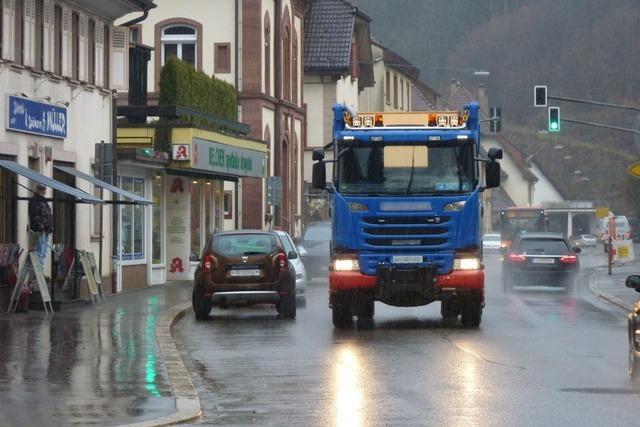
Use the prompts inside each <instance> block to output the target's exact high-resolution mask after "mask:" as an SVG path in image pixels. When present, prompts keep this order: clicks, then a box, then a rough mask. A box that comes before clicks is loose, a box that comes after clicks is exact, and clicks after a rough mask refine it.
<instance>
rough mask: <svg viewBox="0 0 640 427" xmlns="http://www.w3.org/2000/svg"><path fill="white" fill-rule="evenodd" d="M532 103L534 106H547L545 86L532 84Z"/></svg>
mask: <svg viewBox="0 0 640 427" xmlns="http://www.w3.org/2000/svg"><path fill="white" fill-rule="evenodd" d="M533 89H534V95H533V105H534V106H536V107H546V106H547V87H546V86H534V87H533Z"/></svg>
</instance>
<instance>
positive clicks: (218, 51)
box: [213, 43, 231, 73]
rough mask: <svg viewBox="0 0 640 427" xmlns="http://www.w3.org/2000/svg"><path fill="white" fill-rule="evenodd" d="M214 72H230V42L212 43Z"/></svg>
mask: <svg viewBox="0 0 640 427" xmlns="http://www.w3.org/2000/svg"><path fill="white" fill-rule="evenodd" d="M214 51H215V53H214V59H215V61H214V70H213V72H214V73H230V72H231V43H214Z"/></svg>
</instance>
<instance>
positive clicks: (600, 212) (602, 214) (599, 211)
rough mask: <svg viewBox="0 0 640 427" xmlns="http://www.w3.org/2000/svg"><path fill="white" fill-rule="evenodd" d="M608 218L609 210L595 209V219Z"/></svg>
mask: <svg viewBox="0 0 640 427" xmlns="http://www.w3.org/2000/svg"><path fill="white" fill-rule="evenodd" d="M608 216H609V208H596V217H597V218H598V219H602V218H606V217H608Z"/></svg>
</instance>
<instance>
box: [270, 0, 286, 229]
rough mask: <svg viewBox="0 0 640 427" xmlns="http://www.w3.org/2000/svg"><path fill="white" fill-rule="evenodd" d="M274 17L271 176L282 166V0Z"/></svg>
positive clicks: (275, 221)
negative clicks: (274, 104) (273, 103)
mask: <svg viewBox="0 0 640 427" xmlns="http://www.w3.org/2000/svg"><path fill="white" fill-rule="evenodd" d="M275 15H276V16H275V17H274V19H273V24H274V25H273V27H274V31H273V39H274V40H273V52H274V54H273V95H274V98H275V99H276V111H275V114H274V120H273V121H274V123H273V153H272V155H273V170H272V171H271V173H272V174H273V176H275V171H276V170H277V171H279V172H278V173H279V175H280V176H282V168H281V167H280V165H282V151H280V150H279V149H278V148H276V147H277V146H279V145H280V138H281V128H280V126H282V117H281V115H282V107H281V104H280V102H281V99H282V93H281V87H282V70H281V67H280V58H281V57H282V50H281V49H282V41H281V40H280V35H281V33H280V32H281V30H282V29H281V23H282V0H276V13H275ZM276 154H278V157H277V158H276ZM277 162H279V163H280V165H278V164H277ZM283 203H284V198H283V197H282V195H281V196H280V210H279V212H278V213H279V216H280V217H282V205H283ZM271 221H272V225H274V224H278V225H282V222H281V221H280V219H278V218H275V217H274V218H273V219H272V220H271Z"/></svg>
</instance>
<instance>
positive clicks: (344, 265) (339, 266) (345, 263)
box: [333, 259, 360, 271]
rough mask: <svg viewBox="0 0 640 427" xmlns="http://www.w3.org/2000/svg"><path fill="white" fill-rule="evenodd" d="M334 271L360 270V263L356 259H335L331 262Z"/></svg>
mask: <svg viewBox="0 0 640 427" xmlns="http://www.w3.org/2000/svg"><path fill="white" fill-rule="evenodd" d="M333 269H334V270H335V271H355V270H360V264H359V263H358V260H357V259H337V260H335V261H334V262H333Z"/></svg>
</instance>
